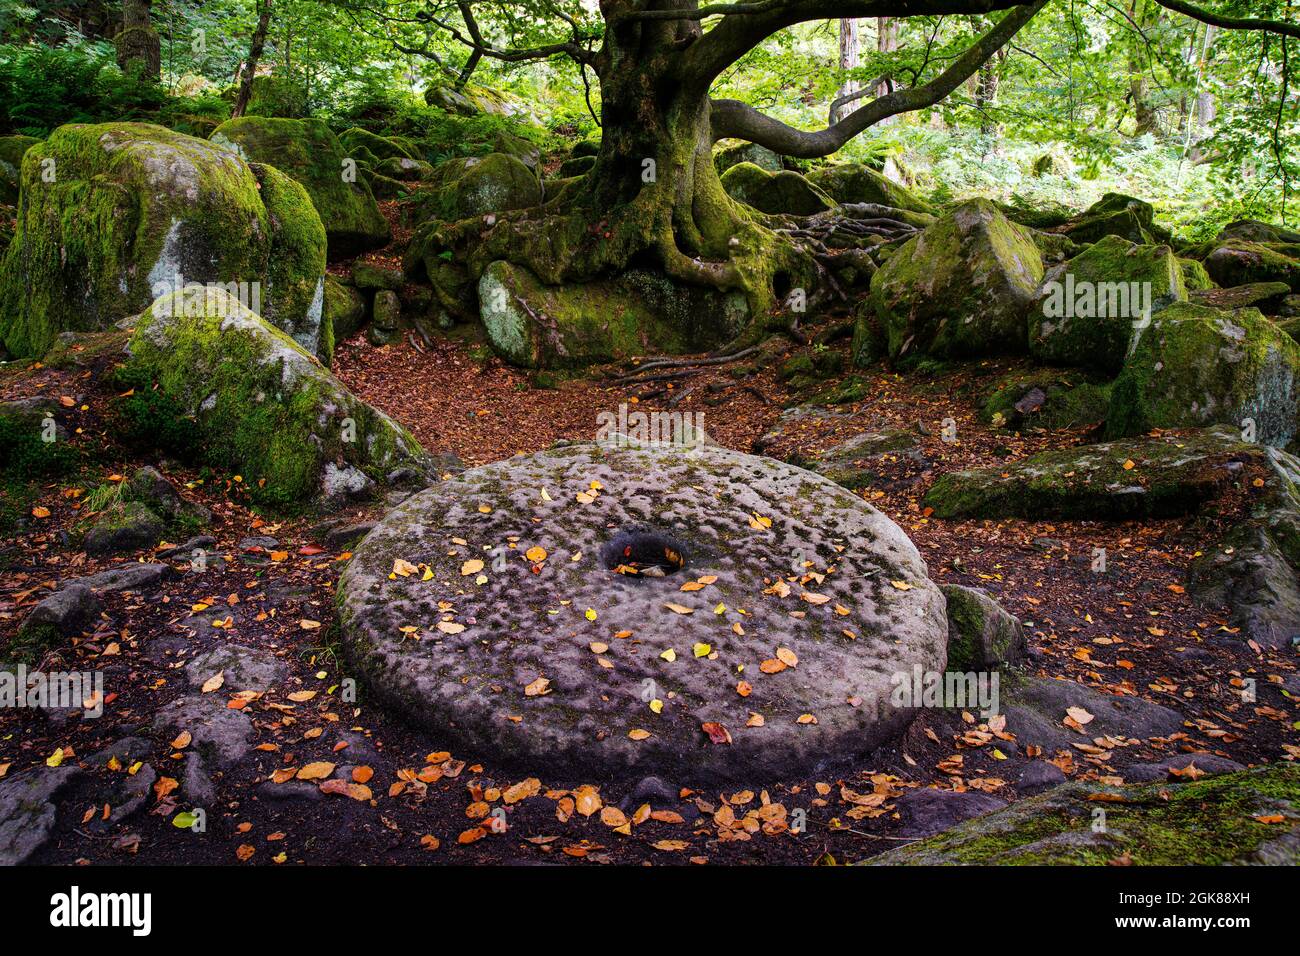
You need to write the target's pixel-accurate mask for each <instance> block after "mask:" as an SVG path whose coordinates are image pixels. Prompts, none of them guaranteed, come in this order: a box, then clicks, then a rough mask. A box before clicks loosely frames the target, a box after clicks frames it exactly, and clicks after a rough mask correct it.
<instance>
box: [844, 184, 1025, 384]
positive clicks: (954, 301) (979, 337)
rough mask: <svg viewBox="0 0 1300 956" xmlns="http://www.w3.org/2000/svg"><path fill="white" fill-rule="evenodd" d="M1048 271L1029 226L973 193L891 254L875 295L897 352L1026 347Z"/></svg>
mask: <svg viewBox="0 0 1300 956" xmlns="http://www.w3.org/2000/svg"><path fill="white" fill-rule="evenodd" d="M1042 278H1043V261H1042V258H1041V256H1040V255H1039V252H1038V247H1037V246H1036V245H1035V244H1034V242H1033V239H1032V237H1031V236H1030V234H1029V231H1028V230H1027V229H1025V228H1024V227H1023V226H1018V225H1016V224H1015V223H1013V222H1010V221H1009V220H1008V219H1007V218H1006V217H1005V216H1003V215H1002V213H1000V212H999V211H998V210H997V208H996V207H995V206H994V205H993V204H992V203H991V202H989V201H988V200H985V199H972V200H970V201H968V202H964V203H962V204H961V205H959V206H957V207H955V208H954V209H953V210H951V211H950V212H948V213H947V214H946V215H944V216H943V217H941V218H940V219H939V220H938V221H937V222H935V224H934V225H932V226H930V227H929V228H928V229H926V230H925V231H924V232H922V233H921V234H920V235H918V236H915V237H913V238H912V239H909V240H908V241H907V242H906V243H905V244H904V245H903V246H902V247H901V248H899V249H898V251H897V252H895V253H894V254H893V255H892V256H890V257H889V260H888V261H887V262H886V263H885V264H884V266H883V267H882V268H881V269H880V270H879V271H878V272H877V273H876V274H875V276H874V277H873V278H872V280H871V295H870V300H871V303H872V306H873V307H874V309H875V312H876V316H877V318H878V320H879V322H880V325H881V327H882V328H883V331H884V333H885V335H886V337H887V348H888V353H889V355H890V357H892V358H894V359H899V358H903V357H911V356H916V355H922V354H924V355H932V356H935V357H938V358H960V357H976V356H988V355H999V354H1015V353H1023V352H1025V351H1026V350H1027V348H1028V342H1027V339H1028V336H1027V335H1026V321H1027V317H1028V313H1029V309H1030V308H1031V307H1032V305H1033V303H1034V299H1035V295H1036V292H1037V289H1038V285H1039V283H1040V282H1041V281H1042ZM859 324H862V323H861V322H860V323H859ZM864 335H865V333H864ZM855 341H856V340H855Z"/></svg>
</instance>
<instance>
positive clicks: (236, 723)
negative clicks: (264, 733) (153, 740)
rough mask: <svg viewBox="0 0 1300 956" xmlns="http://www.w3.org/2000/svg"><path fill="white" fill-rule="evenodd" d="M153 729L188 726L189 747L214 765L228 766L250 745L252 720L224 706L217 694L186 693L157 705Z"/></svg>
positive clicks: (223, 700)
mask: <svg viewBox="0 0 1300 956" xmlns="http://www.w3.org/2000/svg"><path fill="white" fill-rule="evenodd" d="M153 726H154V729H155V730H158V731H161V732H164V733H177V732H180V731H182V730H188V731H189V732H190V736H191V737H192V743H191V747H192V748H193V749H194V751H196V752H197V753H199V754H200V755H201V756H202V757H203V759H204V760H205V761H210V762H211V763H212V765H214V766H216V767H228V766H230V765H232V764H234V763H236V762H237V761H238V760H240V759H241V758H242V757H244V756H245V755H246V754H247V753H248V752H249V750H250V749H251V747H252V738H253V723H252V721H251V720H249V719H248V717H247V716H245V715H244V714H242V713H241V712H239V711H237V710H231V709H230V708H228V707H227V706H226V698H225V696H224V695H221V694H190V695H188V696H185V697H180V698H177V699H176V700H174V701H172V702H171V703H170V704H167V705H165V706H164V707H162V708H160V709H159V711H158V713H157V715H156V716H155V718H154V724H153Z"/></svg>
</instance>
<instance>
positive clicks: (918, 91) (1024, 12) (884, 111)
mask: <svg viewBox="0 0 1300 956" xmlns="http://www.w3.org/2000/svg"><path fill="white" fill-rule="evenodd" d="M1047 2H1048V0H1035V2H1034V3H1030V4H1026V5H1024V6H1020V7H1016V8H1015V9H1014V10H1012V11H1011V12H1010V13H1008V14H1007V15H1006V16H1005V17H1003V18H1002V20H1001V22H1000V23H998V24H997V26H995V27H993V28H992V29H990V30H989V31H988V32H986V33H985V34H984V35H983V36H981V37H980V38H979V39H978V40H976V41H975V42H974V43H973V44H971V46H969V47H968V48H967V49H966V52H965V53H963V54H962V55H961V56H960V57H958V58H957V59H956V60H955V61H954V62H953V64H952V65H951V66H949V67H948V68H947V69H946V70H944V71H943V72H942V73H940V74H939V75H938V76H936V77H935V78H934V79H932V80H930V82H928V83H925V84H923V85H921V86H914V87H910V88H908V89H901V90H895V91H894V92H892V93H888V94H886V95H884V96H881V97H879V98H877V99H874V100H872V101H871V102H870V103H867V104H866V105H864V106H860V107H858V108H857V109H856V110H854V111H853V112H852V113H850V114H849V115H848V116H846V117H844V119H842V120H840V121H839V122H838V123H834V124H832V125H830V126H828V127H827V128H826V129H823V130H818V131H816V132H805V131H803V130H798V129H795V128H794V127H792V126H787V125H786V124H785V123H782V122H781V121H780V120H776V119H772V118H771V117H770V116H765V115H764V114H762V113H760V112H759V111H758V110H756V109H754V108H753V107H752V106H749V105H748V104H746V103H742V102H740V101H739V100H714V101H713V102H712V115H713V136H714V138H715V139H725V138H728V137H735V138H737V139H747V140H749V141H750V142H751V143H757V144H758V145H760V146H766V147H767V148H768V149H771V150H774V151H775V152H778V153H780V154H782V155H784V156H795V157H799V158H801V159H815V158H816V157H818V156H828V155H830V154H831V153H833V152H835V151H836V150H838V149H839V148H840V147H842V146H843V145H844V144H845V143H847V142H848V141H849V140H851V139H852V138H853V137H854V136H857V135H858V134H859V133H861V132H862V131H863V130H864V129H866V128H867V127H869V126H872V125H874V124H876V123H879V122H880V121H881V120H883V119H886V118H888V117H890V116H895V115H897V114H899V113H909V112H912V111H913V110H919V109H924V108H925V107H927V106H933V105H934V104H935V103H938V102H939V101H941V100H942V99H943V98H944V97H946V96H947V95H948V94H950V93H951V92H952V91H953V90H955V89H956V88H957V87H958V86H960V85H961V84H962V83H964V82H966V80H968V79H970V78H971V77H972V76H973V75H974V74H975V72H976V71H977V70H978V69H979V68H980V66H982V65H983V64H984V63H985V62H986V61H987V60H988V59H989V58H990V57H992V56H993V54H995V53H996V52H997V51H998V50H999V49H1001V48H1002V47H1003V46H1004V45H1005V44H1006V43H1007V42H1008V41H1009V40H1010V39H1011V38H1012V37H1014V36H1015V35H1016V34H1017V33H1018V32H1019V31H1020V29H1021V27H1023V26H1024V25H1025V24H1026V23H1028V22H1029V21H1030V20H1032V19H1033V18H1034V16H1035V15H1036V14H1037V13H1038V11H1039V10H1041V9H1042V8H1043V7H1044V6H1046V5H1047Z"/></svg>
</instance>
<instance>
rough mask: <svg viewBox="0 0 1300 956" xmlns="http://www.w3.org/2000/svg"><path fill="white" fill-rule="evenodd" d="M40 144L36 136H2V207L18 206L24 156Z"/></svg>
mask: <svg viewBox="0 0 1300 956" xmlns="http://www.w3.org/2000/svg"><path fill="white" fill-rule="evenodd" d="M39 142H40V140H39V139H37V138H36V137H35V136H0V206H13V205H16V204H17V202H18V187H19V185H20V184H21V181H22V168H23V155H24V154H25V153H26V152H27V150H29V149H31V148H32V147H33V146H35V145H36V144H37V143H39Z"/></svg>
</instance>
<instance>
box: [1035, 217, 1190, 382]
mask: <svg viewBox="0 0 1300 956" xmlns="http://www.w3.org/2000/svg"><path fill="white" fill-rule="evenodd" d="M1186 299H1187V290H1186V287H1185V286H1184V285H1183V272H1182V269H1180V268H1179V266H1178V261H1177V259H1175V257H1174V254H1173V252H1172V251H1171V250H1170V249H1169V247H1168V246H1139V245H1135V244H1133V243H1131V242H1129V241H1128V240H1126V239H1122V238H1120V237H1119V236H1105V237H1103V238H1102V239H1100V240H1098V241H1097V242H1095V243H1093V245H1092V246H1090V247H1089V248H1088V249H1087V250H1085V251H1084V252H1083V253H1081V254H1080V255H1078V256H1075V257H1074V258H1073V259H1071V260H1070V261H1069V262H1066V263H1063V264H1062V265H1059V266H1057V267H1055V268H1053V269H1051V270H1050V271H1048V273H1047V274H1046V275H1045V276H1044V279H1043V289H1042V290H1041V292H1040V298H1039V300H1038V305H1037V309H1036V310H1035V312H1034V314H1033V317H1032V319H1031V321H1030V341H1029V350H1030V353H1031V354H1032V355H1033V356H1034V358H1036V359H1038V360H1039V361H1040V362H1045V363H1048V364H1051V365H1068V366H1081V367H1087V368H1093V369H1096V370H1097V371H1100V372H1104V373H1107V374H1110V375H1114V374H1116V373H1117V372H1119V370H1120V369H1121V368H1122V367H1123V366H1124V359H1125V357H1126V356H1127V355H1128V352H1129V344H1130V342H1131V340H1132V339H1133V337H1134V335H1135V334H1136V332H1137V330H1138V329H1139V327H1140V324H1141V323H1142V322H1144V321H1145V320H1146V319H1148V318H1149V317H1150V313H1152V312H1158V311H1159V310H1160V309H1163V308H1165V307H1166V306H1168V305H1170V304H1172V303H1174V302H1181V301H1185V300H1186ZM1070 313H1074V314H1073V315H1072V314H1070Z"/></svg>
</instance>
